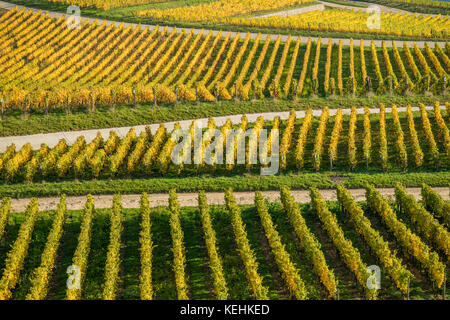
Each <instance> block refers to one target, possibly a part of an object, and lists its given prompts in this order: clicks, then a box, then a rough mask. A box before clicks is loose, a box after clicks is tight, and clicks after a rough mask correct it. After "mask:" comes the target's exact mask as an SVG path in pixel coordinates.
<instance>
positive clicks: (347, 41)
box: [0, 1, 445, 48]
mask: <svg viewBox="0 0 450 320" xmlns="http://www.w3.org/2000/svg"><path fill="white" fill-rule="evenodd" d="M15 7H17V8H19V9H22V8H26V9H28V10H32V11H34V12H39V11H42V10H40V9H34V8H29V7H25V6H21V5H16V4H13V3H9V2H4V1H0V8H2V9H6V10H11V9H14V8H15ZM48 12H49V15H50V16H51V17H54V18H59V17H61V16H66V14H64V13H60V12H54V11H48ZM85 20H88V21H90V22H93V21H95V20H98V21H99V22H100V23H103V22H106V24H107V25H110V24H111V23H114V21H111V20H103V19H95V18H86V17H83V18H82V21H85ZM116 23H117V22H116ZM130 25H131V26H132V27H133V28H135V27H137V26H138V24H136V23H128V22H126V23H124V27H125V28H126V27H128V26H130ZM141 26H142V27H148V28H149V30H153V29H154V28H155V27H156V26H155V25H149V24H141ZM160 27H161V26H160ZM173 29H174V27H168V31H169V32H171V31H172V30H173ZM181 30H183V28H177V32H181ZM192 30H193V31H194V33H195V34H198V33H200V32H201V29H195V28H194V29H192ZM222 31H226V30H222ZM218 32H219V31H218V30H214V31H213V35H214V36H215V35H217V34H218ZM236 33H237V32H234V31H232V32H231V37H234V36H235V35H236ZM257 36H258V34H257V33H250V38H251V39H256V37H257ZM267 36H269V34H268V33H261V40H266V38H267ZM277 36H278V34H270V37H271V39H275V38H276V37H277ZM287 38H288V35H281V41H283V42H284V41H286V40H287ZM308 38H311V40H313V41H317V40H318V39H319V38H317V37H306V36H303V37H301V42H302V43H307V42H308ZM340 40H342V44H343V45H347V46H348V45H350V39H348V38H346V39H344V38H332V42H333V43H335V44H339V41H340ZM373 42H374V44H375V46H377V47H381V45H382V40H374V41H373ZM394 42H395V44H396V46H397V47H401V46H403V42H405V41H403V40H396V41H394ZM414 42H415V43H416V44H417V46H418V47H419V48H424V46H425V43H428V44H429V45H430V46H434V41H406V43H407V45H408V46H410V47H412V46H413V44H414ZM438 44H439V45H440V46H441V47H442V46H445V42H438ZM359 45H360V40H358V39H355V40H354V46H359ZM364 46H366V47H369V46H370V41H369V40H366V41H364ZM386 46H387V47H392V41H391V40H386Z"/></svg>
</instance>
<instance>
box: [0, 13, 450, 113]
mask: <svg viewBox="0 0 450 320" xmlns="http://www.w3.org/2000/svg"><path fill="white" fill-rule="evenodd" d="M0 24H1V25H2V29H1V31H0V39H1V40H2V44H1V47H2V50H1V53H0V61H1V66H0V77H1V79H0V87H1V92H0V96H1V98H2V107H3V108H4V109H19V110H23V111H24V112H25V113H26V112H28V111H31V110H41V111H43V110H51V109H55V108H63V109H68V110H71V108H72V109H73V108H80V107H81V108H86V109H87V110H93V109H95V106H96V105H111V104H115V103H125V104H136V103H150V104H153V103H158V102H162V103H174V102H177V101H196V100H197V101H215V100H218V99H220V100H230V99H232V98H233V97H235V98H238V99H242V100H249V99H257V98H263V97H275V98H295V97H308V96H347V95H349V96H364V95H366V94H367V93H370V92H374V93H375V92H376V93H377V94H399V95H404V94H408V93H426V92H434V93H435V94H441V93H444V92H446V90H447V87H448V73H449V70H450V69H449V68H450V63H449V57H448V55H449V47H448V45H446V46H445V48H444V47H440V46H439V44H437V43H436V44H435V45H434V46H433V47H430V46H429V45H426V46H425V49H423V50H422V49H420V48H418V47H417V46H416V45H415V44H414V45H413V46H412V47H408V46H407V45H406V43H405V45H404V46H403V48H397V47H396V46H395V44H394V47H393V48H392V49H391V48H389V49H388V48H387V47H386V46H385V43H384V44H383V47H382V48H376V47H375V46H374V43H373V42H372V43H371V47H366V46H364V42H363V41H362V40H361V43H360V45H358V46H353V41H351V43H350V46H345V47H344V46H343V45H342V42H341V43H339V45H336V44H333V43H332V41H331V40H330V41H323V42H322V41H318V42H317V43H315V42H313V41H311V40H310V39H309V41H308V42H307V44H306V45H304V44H301V38H300V37H298V38H297V39H295V38H294V37H289V38H288V40H287V41H286V42H282V41H281V36H278V37H277V38H273V39H271V38H270V37H268V38H267V39H266V40H263V39H262V37H261V36H260V35H258V36H257V37H256V39H251V37H250V34H249V33H248V34H246V35H245V34H240V33H237V34H236V35H235V36H231V33H229V32H228V33H226V32H223V33H222V32H219V33H218V34H217V35H215V34H214V33H213V32H212V31H209V32H208V31H202V32H201V33H199V34H195V33H194V32H193V31H187V30H181V32H177V30H176V29H174V30H173V31H170V32H169V31H168V29H167V28H158V27H157V28H154V29H152V30H150V28H148V27H145V28H141V27H136V28H134V29H133V27H132V26H128V27H124V25H123V23H122V24H119V25H115V23H113V24H111V25H107V24H106V23H101V24H100V23H96V22H94V23H89V22H88V21H86V22H83V24H82V27H81V28H80V29H73V30H72V29H70V28H67V25H66V21H65V20H64V18H63V17H61V18H59V19H54V18H50V17H49V16H48V14H44V13H36V14H33V13H32V12H31V11H30V10H28V11H26V10H11V11H8V12H7V13H5V14H4V15H2V16H1V17H0ZM178 31H179V30H178ZM366 44H368V42H367V41H366ZM355 47H356V48H355ZM367 76H369V77H370V78H371V81H370V83H369V82H367Z"/></svg>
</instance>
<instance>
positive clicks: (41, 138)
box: [0, 106, 445, 152]
mask: <svg viewBox="0 0 450 320" xmlns="http://www.w3.org/2000/svg"><path fill="white" fill-rule="evenodd" d="M425 108H426V109H427V110H433V107H432V106H426V107H425ZM441 109H442V110H444V109H445V106H441ZM397 110H398V112H405V111H406V107H398V108H397ZM411 110H412V111H413V112H414V111H419V110H420V109H419V107H411ZM342 111H343V114H344V115H349V114H350V112H351V109H342ZM391 111H392V109H391V108H388V107H386V112H391ZM336 112H337V109H330V116H333V115H335V114H336ZM357 112H358V114H364V108H358V109H357ZM379 112H380V109H378V108H372V109H370V113H372V114H373V113H375V114H376V113H379ZM296 113H297V118H304V117H305V111H304V110H301V111H297V112H296ZM321 114H322V110H320V109H317V110H313V116H315V117H320V115H321ZM242 115H243V114H235V115H229V116H220V117H213V119H214V122H215V123H216V125H217V126H218V127H221V126H222V125H223V124H224V123H225V121H227V119H230V120H231V122H232V123H233V124H239V123H240V122H241V117H242ZM259 116H263V117H264V119H265V120H266V121H272V120H273V119H274V118H275V117H277V116H278V117H280V119H281V120H286V119H288V118H289V111H284V112H264V113H251V114H247V118H248V121H249V122H255V121H256V119H257V118H258V117H259ZM193 120H194V119H190V120H182V121H171V122H165V123H164V125H165V127H166V129H167V130H168V131H171V130H172V129H173V126H174V124H175V123H177V122H179V123H180V125H181V128H182V129H183V130H187V129H188V128H189V126H190V125H191V124H192V121H193ZM195 120H197V126H198V127H199V128H206V127H207V125H208V118H202V119H195ZM146 126H147V125H139V126H133V127H116V128H107V129H91V130H80V131H65V132H53V133H40V134H33V135H27V136H10V137H0V152H4V151H5V150H6V148H7V147H8V146H9V145H11V144H12V143H14V144H15V145H16V150H18V149H20V148H21V147H22V146H23V145H24V144H26V143H30V144H31V147H32V149H34V150H38V149H39V148H40V146H41V144H42V143H46V144H47V145H48V146H49V147H50V148H52V147H54V146H55V145H56V144H57V143H58V141H59V140H60V139H66V142H67V143H68V144H69V145H71V144H73V143H74V142H75V140H76V139H77V138H78V137H79V136H81V135H83V136H84V138H85V139H86V143H89V142H91V141H92V140H93V139H94V138H95V137H96V135H97V133H98V132H100V134H101V135H102V137H104V138H105V137H108V136H109V131H111V130H114V131H115V132H116V133H117V135H118V136H119V137H124V136H125V135H126V134H127V132H128V131H129V130H130V129H131V128H134V130H135V132H136V135H139V134H140V133H141V132H142V131H145V127H146ZM148 126H149V127H150V129H151V131H152V133H155V132H156V130H158V128H159V126H160V123H154V124H149V125H148Z"/></svg>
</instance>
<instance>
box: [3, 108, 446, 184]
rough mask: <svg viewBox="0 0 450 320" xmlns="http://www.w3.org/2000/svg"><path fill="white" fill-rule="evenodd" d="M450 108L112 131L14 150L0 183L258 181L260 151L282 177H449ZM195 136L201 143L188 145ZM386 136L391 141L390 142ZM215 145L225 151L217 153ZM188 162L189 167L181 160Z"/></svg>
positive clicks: (354, 110) (7, 155) (7, 154)
mask: <svg viewBox="0 0 450 320" xmlns="http://www.w3.org/2000/svg"><path fill="white" fill-rule="evenodd" d="M449 107H450V105H449V104H448V103H447V104H446V108H447V109H446V110H444V109H443V108H441V106H440V104H439V103H438V102H436V104H435V106H434V109H433V110H432V111H427V110H426V108H425V106H424V105H422V104H421V105H420V107H419V108H418V109H419V111H414V112H413V111H412V108H411V106H407V107H406V110H405V111H406V112H402V113H399V112H398V109H397V107H396V106H395V105H393V106H392V108H390V109H392V112H386V107H385V106H383V105H382V106H381V107H380V108H377V109H375V108H373V109H370V108H365V109H364V114H363V115H360V114H358V111H357V108H356V107H354V108H352V109H351V112H350V115H349V116H344V115H343V112H342V110H341V109H339V110H337V112H336V114H335V115H333V116H330V111H329V109H328V108H325V109H323V110H322V114H321V116H320V117H319V118H314V117H313V116H312V109H309V110H307V111H306V116H305V117H304V118H300V119H297V118H296V113H295V112H294V111H291V113H290V116H289V119H288V120H287V121H281V120H280V119H279V118H278V117H277V118H275V119H274V120H273V121H270V122H269V121H268V122H266V121H265V120H264V118H263V117H259V118H258V120H257V121H256V122H255V123H254V124H249V123H248V120H247V117H246V116H245V115H244V116H243V117H242V119H241V123H240V124H234V125H233V124H232V123H231V121H230V120H228V121H226V123H225V125H224V126H222V127H216V124H215V122H214V120H213V119H212V118H210V120H209V122H208V125H207V128H204V129H201V128H199V127H198V124H197V122H196V121H195V120H194V121H193V122H192V123H191V125H190V127H189V129H188V130H186V131H185V132H186V133H185V137H186V138H183V135H180V134H179V132H178V131H177V130H179V129H180V128H181V127H180V124H179V123H177V124H175V126H174V130H173V131H172V132H170V131H168V130H167V129H166V127H165V126H164V125H163V124H162V125H160V127H159V128H158V129H157V130H156V132H153V133H152V132H151V130H150V128H149V127H147V128H146V130H144V131H142V132H141V133H140V134H139V135H137V134H136V132H135V130H134V129H130V131H129V132H128V133H127V134H126V136H124V137H123V138H119V136H118V135H117V133H116V132H114V131H110V134H109V137H102V136H101V135H100V133H98V134H97V136H96V137H95V138H94V139H93V140H92V141H86V139H85V137H84V136H79V137H78V138H77V139H76V141H75V143H74V144H72V145H68V143H67V142H66V140H65V139H62V140H60V141H59V142H58V143H57V144H56V145H55V146H52V147H49V146H48V145H46V144H45V143H44V144H42V145H41V147H40V148H39V150H32V148H31V145H30V144H29V143H25V144H24V145H23V146H22V147H21V148H20V149H18V150H16V147H15V145H14V144H12V145H10V146H9V147H7V149H6V150H5V151H4V153H2V154H1V155H0V172H1V178H2V180H3V181H8V182H20V181H29V182H32V181H42V180H46V181H48V180H54V179H73V178H77V179H92V178H94V179H97V178H112V177H130V176H136V177H160V176H161V175H162V176H174V175H175V176H179V175H188V176H189V175H192V174H195V175H199V174H214V175H217V176H220V175H227V174H229V173H242V172H248V173H254V174H259V173H260V170H261V169H263V168H266V167H267V166H268V165H269V163H267V162H263V160H261V158H259V160H258V161H257V162H256V161H255V160H252V159H253V157H255V156H254V155H255V154H256V152H257V150H259V153H263V152H264V150H263V149H265V151H266V153H267V155H268V157H269V159H272V157H277V159H278V157H279V159H280V161H279V170H280V172H311V171H313V172H314V171H316V172H317V171H328V170H343V171H346V170H348V171H365V170H371V171H375V172H376V171H383V170H384V171H398V170H401V171H407V170H410V171H413V172H414V171H418V170H436V169H438V170H447V169H448V168H449V164H450V161H449V160H450V135H449V130H448V127H447V124H446V122H448V118H449V117H450V113H449ZM444 119H446V120H444ZM250 128H252V129H253V132H254V133H253V134H254V136H253V137H254V138H253V139H250V137H251V135H248V134H247V135H246V133H245V131H246V130H247V129H250ZM233 129H234V130H235V133H236V136H235V137H234V138H233V139H235V140H236V141H239V140H240V139H244V143H245V149H244V150H245V153H244V156H243V158H242V159H243V160H241V161H240V160H239V159H241V157H239V156H238V152H237V150H238V148H240V144H239V142H236V143H233V144H231V142H229V141H231V140H229V138H227V137H228V136H230V135H231V134H232V131H231V130H233ZM238 129H241V131H239V130H238ZM262 129H267V134H266V136H267V141H266V142H265V144H264V146H261V144H259V145H258V142H257V141H258V140H255V138H256V139H258V138H260V137H262V136H260V135H261V132H262V131H261V130H262ZM273 129H278V130H279V133H278V140H279V152H278V154H273V155H272V154H271V148H273V142H272V138H271V137H272V136H274V134H275V133H274V132H275V131H273ZM214 130H217V132H218V133H221V135H222V138H220V137H219V136H217V135H215V133H214V132H215V131H214ZM198 134H200V135H201V136H202V137H203V139H202V140H201V141H199V142H198V143H192V141H194V139H195V137H196V136H197V135H198ZM274 137H276V136H274ZM388 137H396V139H389V141H388ZM273 139H276V138H273ZM219 143H220V144H223V146H220V148H219V149H218V148H217V147H216V145H217V144H219ZM178 144H181V145H186V147H185V148H184V149H183V150H184V151H182V152H180V153H179V154H177V157H178V160H173V159H174V158H173V154H175V153H174V152H175V151H174V150H176V146H177V145H178ZM186 148H187V149H186ZM220 150H222V152H223V153H222V154H220ZM233 150H234V151H233ZM239 150H241V149H239ZM209 155H211V157H209ZM185 157H188V161H181V160H182V159H186V158H185ZM195 159H200V161H198V160H197V161H196V160H195ZM267 161H269V162H270V160H267ZM272 161H275V160H272Z"/></svg>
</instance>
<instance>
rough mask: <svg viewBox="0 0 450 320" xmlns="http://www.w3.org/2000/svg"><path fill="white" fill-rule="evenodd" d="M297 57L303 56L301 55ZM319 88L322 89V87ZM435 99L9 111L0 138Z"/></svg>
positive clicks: (264, 101) (338, 99)
mask: <svg viewBox="0 0 450 320" xmlns="http://www.w3.org/2000/svg"><path fill="white" fill-rule="evenodd" d="M333 49H334V48H333ZM325 50H326V48H325ZM334 51H337V50H334ZM299 54H302V52H300V53H299ZM324 55H325V57H324V59H326V54H324V52H322V54H321V57H323V56H324ZM313 57H314V53H312V56H311V59H313ZM355 57H356V51H355ZM321 59H322V58H321ZM311 63H313V62H311ZM311 68H312V67H311ZM300 72H301V66H300V67H299V68H298V69H296V73H297V74H296V73H294V76H295V77H297V78H298V77H299V75H300ZM275 73H276V67H274V70H273V74H275ZM320 88H321V90H323V87H322V86H320ZM436 100H438V101H441V102H445V101H450V97H449V96H448V95H447V96H424V95H415V96H394V95H393V96H390V95H385V96H374V97H345V96H344V97H334V98H301V99H298V100H296V101H292V100H286V99H269V98H267V99H262V100H255V101H218V102H212V103H211V102H200V103H190V102H180V103H178V104H174V105H158V106H157V107H155V106H154V105H153V104H145V105H137V106H130V105H118V106H115V107H114V108H110V107H109V106H97V108H96V111H94V112H92V113H89V112H86V110H84V109H74V110H71V113H70V114H67V113H66V112H65V111H64V110H54V111H51V112H49V114H48V115H46V114H45V112H42V110H40V111H34V110H33V111H32V112H31V113H30V114H28V115H27V116H26V117H24V116H23V112H21V111H20V110H10V111H9V112H8V113H7V114H6V115H5V117H4V118H3V120H1V121H0V136H16V135H29V134H36V133H49V132H59V131H74V130H87V129H102V128H114V127H125V126H136V125H143V124H152V123H161V122H167V121H177V120H187V119H198V118H207V117H216V116H226V115H232V114H242V113H258V112H276V111H289V110H291V109H292V108H294V109H295V110H305V109H307V108H314V109H322V108H323V107H325V106H328V107H329V108H340V107H341V108H350V107H352V106H378V105H379V104H380V103H384V104H385V105H390V104H396V105H406V104H411V105H417V104H418V103H419V102H422V103H424V104H426V105H431V104H433V103H434V102H435V101H436Z"/></svg>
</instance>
